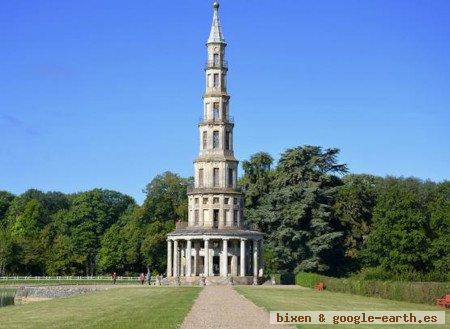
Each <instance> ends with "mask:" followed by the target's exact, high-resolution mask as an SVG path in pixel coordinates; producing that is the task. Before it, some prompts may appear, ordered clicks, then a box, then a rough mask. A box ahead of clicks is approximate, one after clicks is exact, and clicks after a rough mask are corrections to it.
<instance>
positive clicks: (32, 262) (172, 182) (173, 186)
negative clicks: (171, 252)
mask: <svg viewBox="0 0 450 329" xmlns="http://www.w3.org/2000/svg"><path fill="white" fill-rule="evenodd" d="M189 182H190V179H184V178H181V177H179V176H178V175H176V174H173V173H170V172H166V173H164V174H161V175H158V176H156V177H155V178H154V179H153V180H152V181H151V182H150V183H149V184H148V185H147V187H146V188H145V191H144V192H145V193H146V198H145V201H144V203H143V205H142V206H139V205H137V204H136V202H135V201H134V200H133V198H131V197H130V196H128V195H125V194H122V193H119V192H116V191H111V190H104V189H94V190H92V191H87V192H82V193H75V194H63V193H60V192H47V193H44V192H41V191H38V190H35V189H31V190H28V191H26V192H25V193H23V194H21V195H19V196H14V195H12V194H11V193H9V192H5V191H3V192H0V275H12V274H23V275H95V274H100V273H111V272H117V273H120V274H135V273H139V272H143V271H146V269H147V268H150V270H151V271H154V272H158V273H163V272H164V269H165V262H166V259H165V257H166V256H165V255H166V251H165V248H166V243H165V241H166V237H165V236H166V234H167V233H168V232H170V231H171V230H173V229H174V228H175V224H174V223H175V221H176V220H177V219H182V218H186V217H187V196H186V187H187V186H188V184H189Z"/></svg>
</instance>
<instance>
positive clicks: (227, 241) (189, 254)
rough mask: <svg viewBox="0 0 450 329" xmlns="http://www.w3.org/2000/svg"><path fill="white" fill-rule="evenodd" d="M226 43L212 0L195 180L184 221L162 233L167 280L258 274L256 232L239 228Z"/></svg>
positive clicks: (243, 278)
mask: <svg viewBox="0 0 450 329" xmlns="http://www.w3.org/2000/svg"><path fill="white" fill-rule="evenodd" d="M226 46H227V44H226V42H225V39H224V38H223V35H222V30H221V26H220V20H219V4H218V3H217V2H215V3H214V16H213V22H212V26H211V32H210V35H209V38H208V41H207V43H206V48H207V52H208V56H207V60H206V65H205V74H206V89H205V94H204V95H203V117H202V118H201V119H200V123H199V124H198V128H199V133H200V152H199V156H198V157H197V159H196V160H195V161H194V170H195V176H194V177H195V183H194V186H193V188H191V189H189V191H188V198H189V218H188V223H187V225H186V223H185V224H184V225H183V224H180V223H179V224H178V225H177V229H176V230H175V231H173V232H171V233H170V234H169V235H168V238H167V277H168V278H169V281H172V282H180V283H191V284H195V283H198V282H200V278H201V277H206V278H207V279H206V281H207V282H211V283H212V282H216V283H228V282H234V283H241V284H249V283H254V282H256V281H257V278H258V277H260V276H262V234H261V233H260V232H258V231H254V230H249V229H246V228H245V227H244V225H243V218H242V214H243V211H242V210H243V209H242V207H243V200H242V194H241V192H240V190H239V189H238V187H237V168H238V161H237V160H236V158H235V157H234V152H233V128H234V123H233V118H232V117H231V116H230V112H229V111H230V109H229V103H230V96H229V95H228V92H227V83H226V81H227V73H228V65H227V61H226V60H225V48H226Z"/></svg>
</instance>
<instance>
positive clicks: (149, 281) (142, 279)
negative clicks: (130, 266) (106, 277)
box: [111, 272, 162, 285]
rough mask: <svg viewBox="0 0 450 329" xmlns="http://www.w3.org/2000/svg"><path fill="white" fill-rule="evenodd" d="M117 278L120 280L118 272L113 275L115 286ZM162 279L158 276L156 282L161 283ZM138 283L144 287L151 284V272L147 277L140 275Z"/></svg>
mask: <svg viewBox="0 0 450 329" xmlns="http://www.w3.org/2000/svg"><path fill="white" fill-rule="evenodd" d="M117 278H118V275H117V273H116V272H114V273H113V274H112V275H111V279H112V281H113V284H116V281H117ZM161 279H162V277H161V276H159V275H158V276H156V281H157V283H158V282H161ZM138 281H139V282H140V283H141V285H144V283H145V282H147V283H148V284H151V275H150V272H147V274H146V275H145V274H144V273H141V274H139V276H138Z"/></svg>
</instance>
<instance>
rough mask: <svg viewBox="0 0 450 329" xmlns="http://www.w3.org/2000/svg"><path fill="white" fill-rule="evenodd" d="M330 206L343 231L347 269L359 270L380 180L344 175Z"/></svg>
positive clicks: (368, 176)
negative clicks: (360, 254)
mask: <svg viewBox="0 0 450 329" xmlns="http://www.w3.org/2000/svg"><path fill="white" fill-rule="evenodd" d="M342 181H343V185H342V186H340V187H339V188H338V192H337V194H336V198H335V203H334V205H333V208H334V211H335V215H336V217H337V218H338V219H339V221H340V223H341V225H342V227H343V231H344V247H345V256H346V259H347V262H346V263H345V264H342V265H343V266H344V265H345V266H346V267H348V270H353V271H354V270H357V269H359V267H360V259H359V253H360V251H361V249H362V247H363V245H364V244H365V242H366V240H367V237H368V235H369V233H370V231H371V229H372V214H373V208H374V206H375V204H376V197H377V193H376V189H377V184H378V183H379V182H380V181H381V178H379V177H375V176H371V175H347V176H345V177H343V179H342Z"/></svg>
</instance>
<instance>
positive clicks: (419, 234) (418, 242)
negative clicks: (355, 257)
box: [362, 177, 433, 277]
mask: <svg viewBox="0 0 450 329" xmlns="http://www.w3.org/2000/svg"><path fill="white" fill-rule="evenodd" d="M432 188H433V186H432V184H423V183H422V182H421V181H419V180H418V179H413V178H409V179H397V178H392V177H388V178H387V179H385V180H384V181H383V183H382V184H381V185H380V188H379V189H378V198H377V203H376V205H375V207H374V212H373V230H372V231H371V233H370V235H369V237H368V239H367V243H366V244H365V247H364V249H363V252H362V255H363V256H364V260H365V263H366V266H370V267H380V268H381V269H382V270H384V271H386V272H388V273H391V274H392V275H395V276H402V277H406V276H407V275H408V273H410V274H411V275H413V274H414V273H425V272H428V271H429V270H430V255H429V247H430V243H431V239H430V236H429V235H428V232H429V224H430V221H429V211H428V209H427V208H428V207H427V204H428V202H429V199H430V196H431V191H432Z"/></svg>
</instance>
